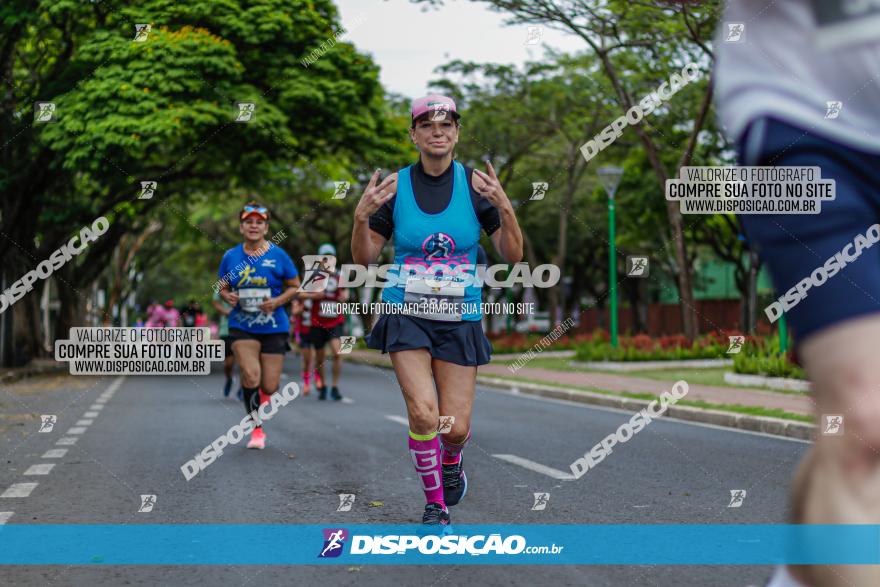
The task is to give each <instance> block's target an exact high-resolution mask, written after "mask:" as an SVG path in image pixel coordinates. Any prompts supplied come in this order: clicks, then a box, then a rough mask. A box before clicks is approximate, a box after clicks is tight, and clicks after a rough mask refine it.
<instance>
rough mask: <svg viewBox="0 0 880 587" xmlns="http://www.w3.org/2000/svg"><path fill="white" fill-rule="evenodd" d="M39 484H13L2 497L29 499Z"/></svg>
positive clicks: (1, 494) (0, 494) (0, 495)
mask: <svg viewBox="0 0 880 587" xmlns="http://www.w3.org/2000/svg"><path fill="white" fill-rule="evenodd" d="M37 485H39V483H13V484H12V485H10V486H9V488H8V489H6V491H4V492H3V493H0V497H27V496H28V495H30V494H31V491H33V490H34V488H35V487H36V486H37Z"/></svg>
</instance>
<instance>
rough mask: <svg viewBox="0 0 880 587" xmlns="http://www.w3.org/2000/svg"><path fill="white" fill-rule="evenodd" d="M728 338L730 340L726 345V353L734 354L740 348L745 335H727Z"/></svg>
mask: <svg viewBox="0 0 880 587" xmlns="http://www.w3.org/2000/svg"><path fill="white" fill-rule="evenodd" d="M727 338H728V340H730V346H729V347H727V354H728V355H735V354H737V353H738V352H740V351H741V350H742V347H743V344H744V343H745V342H746V337H745V336H742V335H739V336H728V337H727Z"/></svg>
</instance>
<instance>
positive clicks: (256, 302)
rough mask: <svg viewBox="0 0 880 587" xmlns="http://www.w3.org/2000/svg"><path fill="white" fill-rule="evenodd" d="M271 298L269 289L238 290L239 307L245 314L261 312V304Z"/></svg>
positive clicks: (250, 288)
mask: <svg viewBox="0 0 880 587" xmlns="http://www.w3.org/2000/svg"><path fill="white" fill-rule="evenodd" d="M271 297H272V290H271V289H269V288H268V287H248V288H245V289H240V290H238V305H239V307H240V308H241V310H242V311H243V312H259V311H260V304H262V303H263V302H264V301H265V300H266V298H271Z"/></svg>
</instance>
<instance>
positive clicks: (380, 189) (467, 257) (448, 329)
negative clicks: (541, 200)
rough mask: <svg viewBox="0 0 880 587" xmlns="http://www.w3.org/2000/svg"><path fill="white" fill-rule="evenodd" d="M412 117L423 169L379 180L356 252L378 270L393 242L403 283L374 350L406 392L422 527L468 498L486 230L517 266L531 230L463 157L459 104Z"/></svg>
mask: <svg viewBox="0 0 880 587" xmlns="http://www.w3.org/2000/svg"><path fill="white" fill-rule="evenodd" d="M411 115H412V127H411V128H410V138H411V139H412V141H413V143H414V144H415V145H416V147H417V148H418V150H419V153H420V155H419V162H418V163H416V164H415V165H410V166H409V167H406V168H404V169H401V170H400V171H399V172H398V173H392V174H391V175H389V176H388V177H386V178H385V179H384V180H382V181H381V182H380V181H379V172H378V171H377V172H376V173H374V174H373V177H372V178H371V179H370V182H369V184H368V185H367V189H366V190H365V191H364V194H363V196H361V200H360V202H359V203H358V206H357V209H356V211H355V221H354V229H353V232H352V240H351V252H352V256H353V258H354V262H355V263H358V264H362V265H369V264H371V263H373V262H375V261H376V259H377V258H378V256H379V254H380V253H381V252H382V248H383V247H384V246H385V243H386V242H387V241H388V240H389V239H391V238H393V240H394V253H395V259H394V263H395V266H396V268H397V269H396V270H392V271H389V273H388V277H387V279H388V280H389V281H393V282H394V283H395V285H394V286H393V287H386V288H385V289H384V290H383V294H382V299H383V301H384V302H386V303H388V304H394V305H395V306H398V307H400V308H399V309H404V310H406V311H405V312H399V313H398V312H389V313H386V314H384V315H382V316H380V317H379V319H378V320H377V321H376V323H375V324H374V326H373V329H372V331H371V332H370V335H369V337H368V338H367V344H368V346H369V347H370V348H374V349H379V350H381V351H382V352H383V353H386V352H387V353H390V355H391V362H392V364H393V365H394V371H395V373H396V375H397V380H398V383H399V384H400V388H401V390H402V391H403V398H404V401H405V402H406V409H407V415H408V418H409V450H410V455H411V457H412V461H413V465H414V466H415V468H416V473H417V476H418V477H419V479H420V481H421V484H422V489H423V491H424V493H425V500H426V502H427V505H426V506H425V511H424V514H423V517H422V522H423V523H425V524H441V525H446V524H449V510H448V509H447V506H451V505H455V504H457V503H458V502H459V500H461V498H463V497H464V495H465V493H466V491H467V477H466V476H465V474H464V469H463V468H462V459H461V452H462V449H463V448H464V446H465V444H466V443H467V441H468V439H469V438H470V430H471V407H472V404H473V399H474V389H475V386H476V378H477V366H478V365H485V364H486V363H488V362H489V359H490V355H491V350H492V348H491V345H490V344H489V341H488V340H487V339H486V336H485V334H484V333H483V329H482V324H481V321H480V320H481V318H482V312H481V310H480V287H479V286H478V285H474V284H473V283H471V279H470V277H469V276H473V274H474V272H475V269H474V267H475V265H476V264H477V250H478V247H479V241H480V229H481V228H482V229H483V230H485V232H486V233H487V234H489V235H490V236H491V239H492V242H493V244H494V245H495V249H496V250H497V251H498V253H499V254H500V255H501V257H502V258H503V259H504V260H505V261H506V262H508V263H517V262H519V261H520V260H521V259H522V233H521V232H520V229H519V225H518V224H517V221H516V215H515V214H514V210H513V206H512V205H511V203H510V200H509V199H508V198H507V195H506V194H505V193H504V188H503V187H502V186H501V183H500V182H499V181H498V177H497V176H496V175H495V170H494V169H493V168H492V165H491V164H487V170H488V173H483V172H482V171H479V170H471V169H468V168H466V167H464V166H463V165H462V164H461V163H459V162H457V161H455V160H454V159H453V151H454V149H455V145H456V143H457V142H458V131H459V126H458V120H459V114H458V112H457V111H456V107H455V102H454V101H453V100H452V99H450V98H448V97H446V96H437V95H431V96H425V97H424V98H419V99H417V100H414V101H413V103H412V109H411ZM435 387H436V392H435ZM448 416H452V417H454V421H452V427H451V429H450V430H448V431H444V432H443V433H442V434H441V436H438V429H439V428H440V426H439V425H438V422H440V420H441V418H445V417H448ZM448 421H449V420H448V419H447V420H445V423H447V424H448ZM441 437H442V442H441Z"/></svg>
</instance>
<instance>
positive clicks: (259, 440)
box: [247, 427, 266, 450]
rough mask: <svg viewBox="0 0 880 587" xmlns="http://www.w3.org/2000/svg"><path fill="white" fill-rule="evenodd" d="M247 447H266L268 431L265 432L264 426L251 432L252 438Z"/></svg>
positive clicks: (260, 448) (261, 448)
mask: <svg viewBox="0 0 880 587" xmlns="http://www.w3.org/2000/svg"><path fill="white" fill-rule="evenodd" d="M247 447H248V448H257V449H259V450H263V449H264V448H266V433H265V432H263V428H262V427H260V428H254V431H253V432H251V439H250V440H248V443H247Z"/></svg>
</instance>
